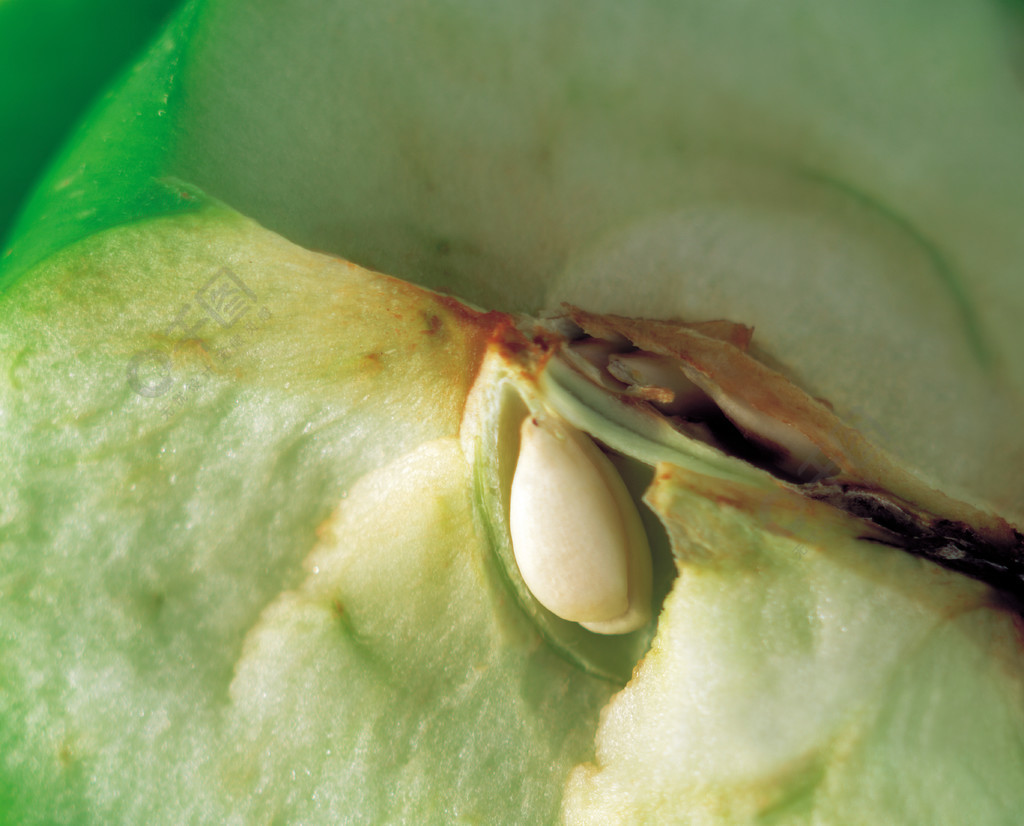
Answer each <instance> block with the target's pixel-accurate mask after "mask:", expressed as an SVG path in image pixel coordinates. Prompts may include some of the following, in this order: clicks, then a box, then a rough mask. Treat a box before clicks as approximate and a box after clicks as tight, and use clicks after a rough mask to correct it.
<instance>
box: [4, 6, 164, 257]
mask: <svg viewBox="0 0 1024 826" xmlns="http://www.w3.org/2000/svg"><path fill="white" fill-rule="evenodd" d="M178 2H179V0H0V150H2V151H0V240H2V239H3V238H4V237H5V236H6V235H7V232H8V230H9V228H10V225H11V222H12V221H13V220H14V218H15V215H16V214H17V211H18V208H19V206H20V204H21V203H22V201H23V200H24V198H25V196H26V195H27V194H28V192H29V190H30V188H31V186H32V184H33V183H34V182H35V180H36V178H37V177H38V176H39V174H40V172H41V171H42V170H43V169H44V167H45V165H46V164H47V162H48V161H49V160H50V159H51V158H52V157H53V154H54V153H55V152H56V151H57V150H58V149H59V147H60V145H61V144H62V142H63V141H64V139H65V138H66V137H67V135H68V133H69V130H71V129H72V127H73V126H74V124H75V123H76V121H77V120H78V119H79V118H80V117H81V116H82V114H83V113H84V112H85V110H86V108H87V107H88V106H89V104H90V103H91V102H92V101H93V100H94V99H95V98H96V97H97V95H99V94H101V93H102V90H103V88H104V87H105V86H106V85H107V84H108V83H110V82H111V80H112V79H113V77H114V76H115V74H116V73H117V72H118V71H119V70H121V69H122V68H123V67H124V66H125V65H126V64H127V63H128V62H129V61H130V60H131V59H133V58H134V57H135V56H136V55H137V54H138V53H139V52H140V50H141V49H142V48H144V47H145V45H146V43H147V42H148V41H149V40H150V38H151V37H152V36H153V35H154V33H155V32H156V30H157V27H158V26H159V25H160V23H162V22H163V21H164V20H165V19H166V18H167V15H168V14H169V13H170V12H171V10H173V9H174V7H175V6H177V5H178Z"/></svg>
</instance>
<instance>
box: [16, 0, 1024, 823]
mask: <svg viewBox="0 0 1024 826" xmlns="http://www.w3.org/2000/svg"><path fill="white" fill-rule="evenodd" d="M662 5H663V4H659V3H654V2H651V3H641V4H639V5H635V6H631V8H630V10H629V12H628V14H627V13H626V12H624V11H622V10H621V9H619V8H618V7H617V6H614V5H613V4H610V3H608V4H604V5H602V6H597V7H592V8H590V9H589V10H588V11H587V13H586V14H581V13H579V12H578V11H576V10H575V8H574V7H573V6H572V5H571V4H550V3H543V4H542V3H539V2H536V3H527V4H526V5H522V4H520V5H517V6H516V7H515V8H514V9H513V8H512V7H508V8H507V9H489V10H488V11H486V12H483V11H481V10H479V9H476V8H475V7H472V6H470V5H468V4H458V3H455V4H441V5H431V6H429V7H424V6H420V5H418V4H412V3H399V2H393V3H379V4H372V5H367V4H351V6H350V5H349V4H344V3H340V4H339V3H326V2H324V3H310V4H305V5H303V6H302V7H301V8H299V7H298V6H297V5H295V4H272V3H243V2H241V0H219V1H218V2H209V3H191V4H188V5H187V6H186V7H185V8H183V10H182V11H181V13H180V14H179V15H178V16H177V17H176V18H175V20H174V21H173V22H172V24H171V25H170V26H169V27H168V29H167V30H166V31H165V33H164V35H163V37H162V38H161V39H160V41H159V42H158V43H157V44H156V45H155V46H154V48H153V49H152V50H151V51H150V53H149V54H148V55H147V56H146V58H145V60H143V61H142V62H141V63H140V65H139V66H138V67H137V70H136V71H133V72H132V73H130V74H129V75H126V76H125V78H124V79H123V81H122V82H121V84H120V86H119V87H118V88H117V89H116V90H115V93H114V94H113V95H112V96H111V98H110V99H109V100H108V101H106V102H104V103H103V104H102V105H101V106H100V107H98V108H97V109H96V110H95V111H94V113H93V114H92V116H91V117H90V119H89V120H88V121H87V123H86V124H85V125H84V127H83V130H82V132H81V133H80V136H79V137H78V139H77V140H76V142H75V143H74V144H72V145H71V146H69V147H68V149H67V150H66V152H65V154H64V156H63V157H62V158H61V160H60V161H59V162H58V163H57V164H56V165H55V166H54V168H53V169H52V170H51V172H50V173H49V175H48V177H47V178H46V180H45V181H44V182H43V184H42V185H41V187H40V188H39V190H38V191H37V193H36V195H35V196H34V198H33V200H32V201H31V202H30V203H29V204H28V206H27V207H26V209H25V211H24V213H23V217H22V220H21V222H20V224H19V226H18V228H17V229H16V231H15V233H14V235H13V236H12V243H11V247H10V249H9V251H8V252H7V254H6V256H5V258H4V259H3V264H2V270H0V285H3V288H4V293H3V295H2V298H0V313H2V317H3V319H4V323H3V325H2V327H0V376H3V377H4V378H3V380H2V382H0V412H2V415H3V418H2V420H0V434H2V437H3V438H2V439H0V467H4V468H7V469H9V470H8V474H9V476H8V479H9V480H10V482H9V484H8V485H7V486H6V487H5V488H4V489H3V492H2V494H0V495H2V497H3V498H2V500H0V559H2V560H3V562H2V567H0V570H2V571H3V573H2V574H0V628H3V629H4V633H3V637H2V639H0V665H2V668H0V673H2V674H3V675H4V676H3V683H2V685H0V719H2V721H3V722H2V725H0V754H2V755H3V762H2V763H0V777H2V781H0V812H2V813H3V815H4V816H5V817H6V818H7V819H9V820H11V821H13V822H25V823H50V822H61V821H65V822H82V821H96V822H152V823H164V822H166V823H181V822H183V821H189V820H197V821H209V822H225V823H230V822H251V821H257V820H261V819H267V820H273V819H277V820H279V821H283V822H290V821H294V822H309V823H315V822H318V821H324V822H339V821H341V822H346V821H348V822H356V821H364V820H365V821H382V820H393V821H401V820H409V821H415V822H443V823H450V822H459V821H460V820H462V821H467V822H473V821H493V822H509V821H512V822H554V821H555V820H557V819H558V818H559V817H561V818H563V819H565V820H567V821H569V822H602V823H605V822H617V821H618V822H638V821H640V822H643V821H644V820H645V819H646V821H647V822H656V823H661V822H665V821H666V820H671V819H672V818H676V819H678V820H686V819H689V820H696V821H698V822H699V821H703V822H751V821H754V820H757V819H761V820H764V819H767V818H772V817H774V818H775V819H776V820H777V821H778V822H784V823H803V822H808V823H829V822H836V823H844V822H850V821H851V820H852V821H858V822H859V821H863V822H879V823H908V824H909V823H920V822H929V823H937V824H941V823H950V824H959V823H963V822H968V821H970V822H987V823H1003V822H1005V823H1014V822H1016V821H1015V818H1016V815H1017V813H1018V812H1019V811H1021V810H1022V804H1024V800H1021V795H1022V791H1021V789H1024V784H1022V783H1021V782H1020V780H1021V778H1022V777H1024V750H1022V748H1021V742H1024V739H1022V737H1021V731H1022V730H1024V719H1022V718H1024V700H1022V696H1024V692H1022V688H1021V685H1022V683H1021V676H1022V675H1021V663H1022V657H1021V651H1020V645H1019V640H1018V637H1017V635H1016V627H1017V626H1016V617H1015V615H1014V614H1013V613H1012V612H1011V611H1008V610H1006V609H1005V608H1004V607H1002V605H1001V604H1000V603H999V601H998V599H997V598H996V597H995V595H994V593H993V592H992V591H991V590H990V589H988V588H986V587H985V586H983V585H981V584H979V583H976V582H974V581H971V580H967V579H964V578H962V577H959V576H956V575H954V574H950V573H949V572H946V571H943V570H941V569H939V568H938V567H936V566H934V565H932V564H930V563H927V562H925V561H922V560H920V559H915V558H912V557H910V556H908V555H906V554H904V553H902V552H900V551H897V550H894V549H891V548H885V547H882V546H879V545H877V544H876V543H869V542H865V541H863V540H862V539H861V526H860V524H859V523H857V522H856V521H851V520H850V518H849V517H847V516H845V515H843V514H841V513H839V512H838V511H835V510H834V509H829V508H826V507H825V506H823V505H822V506H815V507H814V508H813V509H812V514H811V517H812V518H807V517H806V515H805V511H804V507H805V506H804V504H803V501H804V500H798V499H796V498H790V497H787V496H782V497H781V498H775V499H772V500H771V501H772V502H774V506H773V508H772V509H770V510H769V511H766V509H765V504H764V503H765V501H766V498H767V496H768V491H774V490H775V489H774V488H770V487H765V485H767V484H769V483H768V482H766V481H765V480H764V479H763V478H762V477H760V476H758V477H756V478H754V477H751V476H748V475H746V474H745V473H744V472H739V471H737V472H736V474H735V475H734V478H725V477H729V474H725V475H724V476H723V473H721V472H719V473H717V474H716V473H714V472H711V471H712V470H713V468H705V471H707V472H698V471H696V470H695V469H693V468H688V467H686V466H685V463H683V462H682V461H681V460H679V461H677V459H676V458H675V454H672V453H671V452H670V451H666V450H665V449H664V448H662V449H660V450H662V452H661V453H660V454H659V453H658V451H654V452H643V451H642V450H641V447H642V445H641V444H640V442H639V441H638V440H637V439H636V438H634V435H630V434H629V433H627V434H626V435H624V436H622V438H621V440H620V445H619V446H618V447H617V448H616V450H617V451H618V452H619V453H620V456H619V457H618V458H617V461H618V462H619V463H620V464H621V469H622V470H623V472H624V473H625V474H626V475H629V474H633V475H634V477H635V478H634V479H633V482H632V484H631V489H633V490H634V491H635V492H636V495H637V498H640V495H641V494H642V493H643V492H644V490H645V489H647V493H646V501H647V502H648V507H649V511H648V513H647V525H648V528H649V530H650V532H651V533H652V535H655V534H657V536H656V537H655V541H654V544H655V545H656V546H660V547H661V549H662V551H663V552H664V553H663V555H662V565H661V567H660V569H659V570H661V572H662V575H661V578H660V583H661V586H660V593H658V594H656V599H658V600H659V607H660V606H661V603H660V600H662V599H663V600H664V603H663V606H664V607H663V609H662V610H661V612H660V615H659V617H658V620H657V625H656V627H654V626H652V627H651V628H649V629H647V634H648V635H647V637H643V636H642V635H641V636H638V637H635V638H633V639H632V640H626V641H625V642H615V641H609V640H597V641H596V642H595V640H593V639H589V638H587V637H586V636H585V635H584V634H583V633H582V632H580V633H575V632H570V631H567V630H566V629H564V628H561V627H559V626H557V625H556V624H555V623H553V622H551V621H550V620H549V619H548V618H546V617H544V615H543V614H542V613H541V612H539V611H533V609H532V608H530V607H529V605H528V601H527V600H526V598H525V597H524V595H523V594H522V593H521V592H520V591H519V590H517V587H516V585H515V583H514V582H510V580H509V577H508V571H507V569H506V568H504V567H503V562H502V559H503V557H502V554H501V549H500V547H499V545H500V542H501V536H502V519H503V518H504V515H503V511H502V508H501V506H500V501H498V500H495V499H493V497H492V499H490V500H489V499H488V497H487V490H489V488H487V487H486V486H483V488H482V487H481V485H482V481H481V480H488V479H490V480H499V481H500V480H501V479H503V478H505V477H506V476H507V473H508V466H509V465H508V461H507V457H504V456H503V455H502V451H503V450H504V451H507V450H508V449H509V448H508V446H507V444H506V443H505V442H503V441H502V440H500V439H498V440H497V441H496V442H493V443H491V442H486V441H485V442H478V443H475V444H474V443H473V442H472V441H467V440H466V439H465V438H463V437H464V436H465V433H466V430H465V428H466V426H467V424H466V421H467V420H466V412H467V403H468V400H469V399H470V397H471V395H472V392H473V387H474V383H475V382H476V381H478V380H479V377H480V370H481V366H482V365H484V364H485V362H486V358H485V354H486V353H487V352H488V348H489V347H490V346H491V344H492V342H493V337H494V335H495V331H496V330H497V329H499V328H500V327H501V325H503V324H507V323H508V317H507V316H505V315H504V314H503V313H501V312H495V313H485V312H483V311H480V310H476V309H472V308H471V307H469V306H466V305H463V304H461V303H460V302H458V301H456V300H454V299H451V298H447V297H443V296H441V295H439V294H438V293H435V292H431V291H429V290H426V289H422V288H421V287H417V286H413V283H416V284H419V285H422V286H425V287H430V288H435V289H440V288H444V289H445V290H448V291H454V292H455V293H457V294H458V295H460V296H463V297H464V298H465V299H467V300H468V301H471V302H473V303H474V304H476V305H479V306H484V307H488V308H495V309H497V310H501V311H506V312H508V311H530V312H535V311H536V310H538V309H539V308H542V307H545V306H549V307H550V306H553V305H555V304H556V303H558V302H559V301H562V300H571V301H574V302H576V303H578V304H582V305H584V306H586V307H587V308H588V309H591V310H594V311H597V312H611V311H615V312H618V313H622V314H627V315H633V316H660V317H665V316H679V317H683V318H690V319H708V318H716V317H724V318H729V319H732V320H734V321H737V322H743V323H747V324H751V325H753V326H754V327H755V328H756V334H755V339H754V342H755V345H756V347H757V348H759V349H758V355H759V357H761V358H763V359H764V360H765V361H767V362H770V363H772V364H773V365H774V366H776V367H777V368H779V369H780V370H782V371H783V372H784V373H786V374H787V375H789V376H791V377H792V378H794V379H795V380H796V381H797V382H798V383H799V384H801V385H803V386H804V387H805V388H806V389H807V390H808V391H809V392H811V393H812V394H814V395H816V396H821V397H824V398H826V399H828V400H829V402H830V403H832V405H833V406H834V408H835V410H836V412H837V413H838V414H839V415H840V417H841V418H842V419H844V420H845V421H848V422H849V423H851V424H853V425H855V426H858V427H860V428H861V429H862V430H863V431H865V432H866V433H867V434H868V435H869V436H870V437H872V438H873V439H874V440H876V441H877V442H879V443H881V444H882V445H883V446H884V447H885V448H887V449H888V450H889V451H890V452H891V453H892V454H893V455H895V456H896V457H897V458H898V459H899V460H900V461H901V462H903V463H904V465H905V467H906V468H907V472H908V473H910V474H913V475H915V476H916V477H918V478H919V479H920V480H921V481H922V483H923V484H930V485H933V486H934V487H936V488H938V489H940V490H942V491H944V492H946V493H949V494H951V495H954V496H956V497H958V498H960V499H963V500H965V501H967V502H969V503H970V504H971V505H972V506H974V507H977V508H980V509H984V510H989V511H992V512H994V513H998V514H1000V515H1002V516H1004V517H1006V518H1007V519H1009V520H1011V521H1012V522H1014V523H1015V524H1017V525H1020V524H1021V513H1022V510H1024V505H1022V502H1024V496H1022V491H1021V486H1020V478H1021V474H1020V469H1021V465H1022V462H1021V456H1022V451H1021V445H1022V438H1024V437H1022V436H1021V432H1020V429H1019V427H1018V422H1017V416H1016V411H1017V410H1019V409H1020V407H1019V402H1020V398H1021V389H1022V388H1024V362H1022V361H1021V360H1020V358H1019V353H1020V352H1021V345H1022V344H1024V342H1022V341H1021V333H1020V327H1019V325H1018V323H1017V322H1018V319H1019V318H1020V317H1021V313H1022V311H1024V292H1022V290H1021V288H1020V282H1019V278H1018V274H1019V266H1020V262H1021V261H1024V246H1022V244H1024V241H1022V239H1021V236H1020V234H1019V231H1018V230H1019V224H1020V219H1021V217H1022V216H1024V181H1022V180H1021V179H1022V178H1024V169H1022V168H1021V166H1020V164H1019V162H1018V154H1019V145H1020V140H1021V138H1022V137H1024V134H1022V133H1024V121H1022V120H1021V118H1020V116H1019V114H1018V110H1019V107H1017V106H1016V101H1017V97H1018V95H1019V92H1018V90H1017V87H1016V85H1015V84H1016V79H1015V77H1014V75H1013V68H1012V67H1013V65H1014V64H1013V55H1012V46H1011V44H1010V42H1009V40H1007V39H1004V35H1005V31H1006V26H1007V25H1009V24H1010V23H1011V22H1012V24H1013V25H1016V21H1011V18H1009V17H1006V16H1004V15H1006V14H1007V12H1006V11H1005V10H1003V9H1002V8H1000V7H994V6H992V7H990V6H988V5H984V4H975V3H967V2H962V3H951V4H949V8H948V9H946V13H945V14H944V15H943V16H936V14H935V11H934V7H933V6H931V5H926V4H924V3H919V4H914V5H910V6H901V7H900V8H899V9H894V8H892V7H891V5H886V4H882V3H875V4H870V5H868V6H864V5H859V6H858V7H857V9H856V10H848V9H846V8H845V6H841V5H840V4H834V5H832V4H826V5H824V6H823V5H821V4H820V3H816V4H813V6H812V4H809V3H807V4H804V3H798V2H791V3H787V4H786V5H784V6H781V7H780V6H778V5H776V6H773V7H771V8H765V9H750V8H748V7H746V6H745V5H744V6H743V7H742V8H740V7H738V6H736V5H734V4H728V3H726V4H717V5H716V6H715V8H714V9H696V8H691V7H689V6H685V5H684V6H679V7H675V8H673V9H672V10H666V9H664V8H662ZM300 12H301V13H300ZM922 20H928V21H930V25H929V26H928V27H922V26H921V21H922ZM283 67H287V71H285V70H284V69H283ZM936 67H940V68H936ZM943 67H950V68H948V69H947V68H943ZM954 111H955V112H957V113H959V115H958V117H950V112H954ZM215 199H220V200H221V201H223V202H226V203H229V204H230V205H231V206H232V207H233V208H234V209H237V210H238V212H241V213H245V214H247V215H249V216H251V217H252V218H254V219H256V220H258V221H259V222H260V223H259V224H257V223H254V222H253V221H251V220H248V219H246V218H242V217H241V216H240V215H239V214H238V212H234V211H232V210H230V209H227V208H225V207H223V206H222V205H220V204H218V203H217V202H216V200H215ZM263 226H265V227H267V228H266V229H264V228H263ZM275 231H276V232H275ZM286 239H288V240H286ZM303 247H306V248H313V249H323V250H327V251H329V252H331V253H335V254H338V255H342V256H343V257H345V258H347V259H350V260H353V261H355V262H356V263H355V264H346V263H343V262H339V261H337V260H335V259H332V258H329V257H327V256H324V255H320V254H317V253H313V252H310V251H309V250H308V249H304V248H303ZM364 267H374V268H377V269H381V270H384V271H386V272H389V273H391V274H393V275H395V276H398V277H400V278H402V279H404V280H403V281H398V280H395V279H392V278H387V277H384V276H380V275H376V274H374V273H372V272H369V271H368V270H366V269H364ZM478 389H479V388H478ZM482 410H483V413H484V414H486V415H483V416H482V418H481V419H480V421H489V419H488V416H490V415H491V414H494V415H496V416H500V414H501V411H500V409H497V412H495V409H494V408H488V407H487V406H486V405H484V407H483V408H482ZM601 428H604V430H602V433H599V434H597V435H598V438H602V439H603V440H605V442H606V443H610V442H611V441H612V437H611V435H609V434H610V431H609V430H608V429H607V424H595V426H594V428H593V429H594V430H598V429H601ZM481 432H482V433H490V432H498V431H497V430H494V431H490V430H487V429H486V428H484V429H483V430H482V431H481ZM602 434H603V435H602ZM645 449H646V448H645ZM513 458H514V457H513ZM652 480H656V482H655V484H653V485H650V484H649V483H650V482H651V481H652ZM495 489H498V490H500V483H499V484H498V485H497V487H496V488H495ZM481 490H483V493H481ZM723 502H727V503H728V504H727V506H724V507H723V505H722V503H723ZM798 502H799V504H798ZM659 531H660V534H659V533H658V532H659ZM677 571H678V573H679V576H678V577H677V578H675V579H674V580H673V574H674V573H675V572H677ZM670 589H671V590H670ZM655 590H656V591H658V585H657V584H656V588H655ZM652 640H653V641H652ZM638 641H639V647H640V648H641V649H646V647H647V645H648V644H650V646H651V648H650V653H648V654H646V656H644V650H640V651H637V650H636V649H635V646H636V645H637V644H638ZM608 646H618V647H617V648H609V647H608ZM634 665H638V667H637V670H636V672H635V676H633V678H632V680H631V681H630V682H629V683H628V685H626V680H627V679H629V678H630V677H631V676H632V675H631V671H632V668H633V666H634ZM624 686H625V687H624ZM613 696H614V699H613ZM602 709H604V711H603V712H602ZM139 755H144V757H143V758H141V759H140V757H139ZM965 762H966V763H969V765H970V770H969V771H968V770H965V768H964V765H965ZM510 795H511V798H512V799H514V801H515V803H514V806H513V807H512V808H510V809H509V808H506V807H505V806H504V804H501V805H496V803H495V801H496V800H502V801H504V800H508V799H509V797H510Z"/></svg>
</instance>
